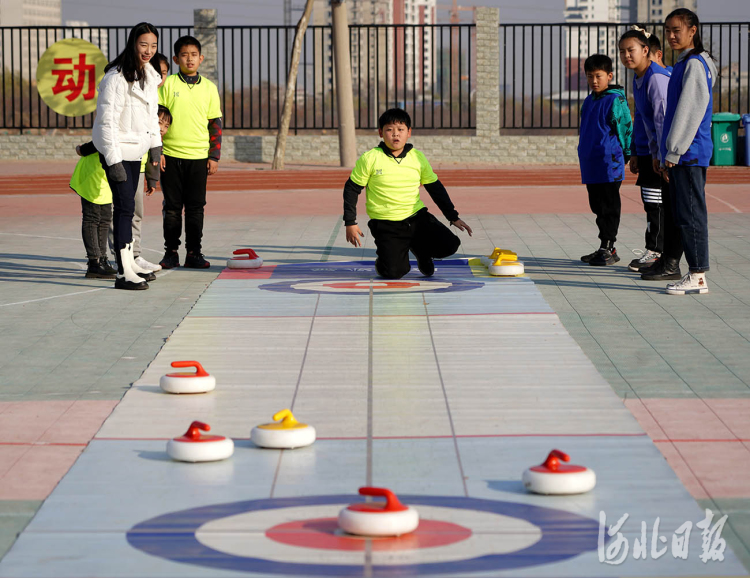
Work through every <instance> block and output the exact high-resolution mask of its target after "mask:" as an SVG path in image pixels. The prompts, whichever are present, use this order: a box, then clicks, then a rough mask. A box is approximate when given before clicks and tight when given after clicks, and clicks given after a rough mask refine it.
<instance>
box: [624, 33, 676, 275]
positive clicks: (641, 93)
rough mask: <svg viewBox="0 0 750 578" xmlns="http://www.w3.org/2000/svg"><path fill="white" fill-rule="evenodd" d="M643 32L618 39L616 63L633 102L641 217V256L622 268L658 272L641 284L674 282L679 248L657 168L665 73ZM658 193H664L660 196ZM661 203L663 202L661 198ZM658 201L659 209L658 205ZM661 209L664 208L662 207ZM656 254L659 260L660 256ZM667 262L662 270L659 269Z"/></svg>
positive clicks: (634, 163) (633, 164)
mask: <svg viewBox="0 0 750 578" xmlns="http://www.w3.org/2000/svg"><path fill="white" fill-rule="evenodd" d="M647 34H648V32H646V31H645V30H642V29H641V28H638V27H637V26H634V27H633V29H632V30H628V31H627V32H626V33H625V34H623V35H622V37H621V38H620V43H619V48H620V60H621V61H622V63H623V65H624V66H625V68H628V69H630V70H632V71H633V72H634V73H635V75H634V76H633V100H634V101H635V119H634V121H633V142H634V148H635V155H634V156H633V157H631V159H630V171H631V172H632V173H634V174H637V175H638V181H637V182H636V185H638V186H640V187H641V199H642V200H643V208H644V209H645V211H646V235H645V237H646V250H645V251H644V252H643V254H642V256H641V258H640V259H634V260H633V261H632V262H631V263H630V265H628V268H629V269H630V270H631V271H639V272H641V271H644V270H645V269H647V268H648V267H650V266H653V265H655V264H656V263H657V259H659V258H660V257H661V259H660V261H661V265H662V266H656V267H655V270H654V271H649V272H648V273H647V274H644V277H643V278H644V279H647V280H656V279H657V278H658V279H679V278H680V277H682V275H681V274H680V271H679V263H680V257H682V245H681V243H680V238H681V237H680V232H679V230H678V229H677V228H676V227H675V226H674V225H672V226H671V227H669V226H667V227H665V224H666V225H669V224H670V223H672V219H671V218H670V219H667V220H666V223H665V219H664V214H665V211H668V210H670V205H669V195H668V193H669V185H668V184H667V183H666V181H664V179H663V178H662V175H661V170H660V168H659V142H660V141H661V134H662V127H663V125H664V112H665V109H666V106H667V85H668V84H669V73H668V72H667V71H666V69H664V68H663V67H662V66H660V65H659V64H657V63H656V62H654V60H653V57H652V52H651V43H650V42H649V38H648V36H650V34H648V36H647ZM662 190H664V192H665V193H666V194H665V195H662ZM663 196H664V197H666V198H665V199H663V198H662V197H663ZM663 201H664V203H665V204H663ZM665 205H666V206H665ZM662 253H664V255H663V256H662ZM666 262H668V263H669V267H668V270H665V269H664V267H663V264H664V263H666Z"/></svg>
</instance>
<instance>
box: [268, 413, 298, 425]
mask: <svg viewBox="0 0 750 578" xmlns="http://www.w3.org/2000/svg"><path fill="white" fill-rule="evenodd" d="M273 421H281V427H294V426H295V425H297V424H298V423H299V422H298V421H297V420H296V419H294V414H292V410H290V409H282V410H281V411H277V412H276V413H275V414H273Z"/></svg>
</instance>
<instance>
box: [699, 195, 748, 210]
mask: <svg viewBox="0 0 750 578" xmlns="http://www.w3.org/2000/svg"><path fill="white" fill-rule="evenodd" d="M706 196H707V197H711V198H712V199H714V200H715V201H719V202H720V203H721V204H722V205H726V206H727V207H729V208H730V209H732V210H733V211H734V212H735V213H741V212H742V211H740V210H739V209H738V208H737V207H735V206H734V205H733V204H732V203H727V202H726V201H725V200H724V199H720V198H719V197H717V196H716V195H712V194H711V193H706Z"/></svg>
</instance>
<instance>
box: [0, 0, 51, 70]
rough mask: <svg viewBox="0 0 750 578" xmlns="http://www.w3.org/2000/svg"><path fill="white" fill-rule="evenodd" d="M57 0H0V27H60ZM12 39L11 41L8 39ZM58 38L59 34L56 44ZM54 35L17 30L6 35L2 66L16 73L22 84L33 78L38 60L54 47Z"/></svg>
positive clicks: (44, 32)
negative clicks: (50, 47)
mask: <svg viewBox="0 0 750 578" xmlns="http://www.w3.org/2000/svg"><path fill="white" fill-rule="evenodd" d="M61 24H62V5H61V0H0V26H60V25H61ZM11 36H12V38H11ZM61 38H62V31H60V34H59V37H58V38H57V39H58V40H59V39H61ZM55 42H56V39H55V37H54V33H49V32H47V31H45V30H39V31H38V30H19V31H16V32H15V33H11V32H10V31H9V32H7V33H6V37H5V41H4V42H3V46H2V55H1V56H0V58H2V64H3V67H4V68H5V69H6V70H13V71H14V72H16V73H19V74H20V75H21V77H22V78H23V80H24V81H26V80H29V79H31V80H32V82H34V81H35V78H36V66H37V62H38V60H39V57H40V56H41V55H42V54H44V51H45V50H47V48H48V47H49V46H50V45H52V44H54V43H55Z"/></svg>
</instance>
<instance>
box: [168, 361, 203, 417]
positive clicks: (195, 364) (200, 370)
mask: <svg viewBox="0 0 750 578" xmlns="http://www.w3.org/2000/svg"><path fill="white" fill-rule="evenodd" d="M172 367H175V368H180V367H194V368H195V377H208V372H207V371H206V370H205V369H203V366H202V365H201V364H200V363H198V362H197V361H173V362H172ZM196 423H198V422H196Z"/></svg>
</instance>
